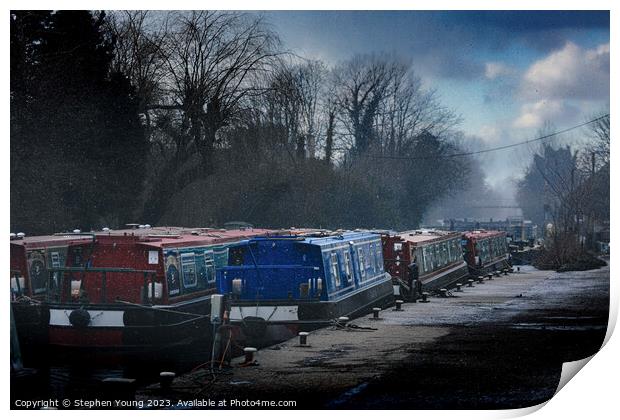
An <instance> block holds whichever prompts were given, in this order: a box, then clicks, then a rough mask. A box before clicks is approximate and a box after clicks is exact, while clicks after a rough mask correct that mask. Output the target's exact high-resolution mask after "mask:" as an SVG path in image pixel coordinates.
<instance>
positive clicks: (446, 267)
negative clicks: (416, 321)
mask: <svg viewBox="0 0 620 420" xmlns="http://www.w3.org/2000/svg"><path fill="white" fill-rule="evenodd" d="M381 241H382V244H383V255H384V263H385V271H387V272H388V273H390V274H391V276H392V281H393V286H394V294H395V295H396V296H400V297H401V298H402V299H405V300H412V299H415V298H416V297H417V296H418V295H419V294H420V293H422V292H434V291H437V290H439V289H441V288H445V287H448V286H450V285H452V284H455V283H457V282H458V281H459V280H461V279H462V278H463V277H465V276H467V274H468V271H467V265H466V264H465V261H464V260H463V254H462V250H461V243H460V241H461V235H460V234H459V233H457V232H444V231H438V230H412V231H407V232H399V233H391V232H385V233H383V234H382V238H381Z"/></svg>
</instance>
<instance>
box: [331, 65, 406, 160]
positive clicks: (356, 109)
mask: <svg viewBox="0 0 620 420" xmlns="http://www.w3.org/2000/svg"><path fill="white" fill-rule="evenodd" d="M400 69H401V64H400V63H398V62H395V61H390V60H388V59H387V58H386V57H385V56H377V55H356V56H354V57H353V58H352V59H350V60H347V61H345V62H344V63H342V64H341V65H340V66H338V67H337V68H336V69H335V70H334V86H338V90H337V91H336V92H335V93H334V94H335V97H336V101H337V104H338V106H339V108H340V110H341V113H340V115H339V120H340V122H341V123H342V125H343V126H344V127H345V130H346V131H347V133H348V134H349V136H350V137H351V139H352V145H351V146H352V150H353V152H354V153H355V154H358V155H359V154H363V153H364V152H366V151H367V150H368V148H369V147H370V145H371V143H372V138H373V134H374V133H373V129H374V123H375V119H376V117H377V114H378V112H379V107H380V104H381V101H382V100H383V99H384V95H385V94H386V92H387V89H388V86H389V84H390V82H391V80H392V78H393V77H394V73H395V72H397V71H399V70H400Z"/></svg>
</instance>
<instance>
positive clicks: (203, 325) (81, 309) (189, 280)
mask: <svg viewBox="0 0 620 420" xmlns="http://www.w3.org/2000/svg"><path fill="white" fill-rule="evenodd" d="M270 232H272V231H270V230H265V229H240V230H216V229H199V228H194V229H189V228H178V227H150V226H148V225H140V226H139V227H137V228H136V229H125V230H118V231H113V230H109V229H106V230H105V231H100V232H94V233H92V234H91V236H92V238H91V239H90V242H81V241H80V242H75V243H69V244H68V245H67V250H66V254H65V260H64V263H63V264H60V266H59V267H53V266H51V265H50V264H49V263H48V269H47V273H48V275H47V277H46V281H45V282H44V283H43V284H42V286H41V287H40V290H39V291H40V294H39V296H40V295H41V294H42V295H43V296H40V301H41V302H42V303H43V305H44V307H45V308H46V311H47V318H48V322H47V339H48V342H47V352H48V354H51V355H58V354H62V355H69V354H70V355H72V356H74V355H78V356H79V355H88V356H89V357H90V356H91V354H93V352H94V353H95V354H96V355H97V356H100V360H107V356H112V357H113V359H114V360H118V359H119V358H123V357H126V356H140V357H143V356H145V355H149V356H153V357H157V358H160V357H168V356H170V357H174V354H173V350H174V349H176V348H177V347H179V346H186V345H189V344H191V343H192V342H193V341H195V340H198V339H200V340H205V341H206V342H210V339H211V336H212V333H213V331H212V328H213V326H212V321H213V320H214V319H213V318H214V317H213V316H212V313H211V311H212V310H215V309H219V305H220V304H221V301H219V300H218V301H217V302H216V303H217V305H216V306H217V307H216V308H212V298H213V295H214V293H215V291H216V287H215V286H216V281H215V272H216V270H217V268H218V267H221V266H224V265H225V264H227V261H228V247H229V246H230V245H231V244H234V243H237V242H239V241H241V240H244V239H247V238H251V237H253V236H255V235H262V236H264V235H268V234H269V233H270ZM49 257H50V258H53V257H52V255H51V254H49ZM216 312H217V311H216ZM205 345H208V343H207V344H205Z"/></svg>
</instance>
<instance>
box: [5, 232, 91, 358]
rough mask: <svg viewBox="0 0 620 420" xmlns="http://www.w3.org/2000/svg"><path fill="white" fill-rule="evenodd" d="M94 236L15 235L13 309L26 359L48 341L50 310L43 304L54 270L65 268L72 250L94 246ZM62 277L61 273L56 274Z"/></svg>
mask: <svg viewBox="0 0 620 420" xmlns="http://www.w3.org/2000/svg"><path fill="white" fill-rule="evenodd" d="M93 239H94V236H93V235H74V234H67V235H47V236H32V237H26V236H25V235H24V234H21V233H20V234H17V235H14V234H11V242H10V267H11V278H10V284H11V307H12V312H13V315H14V319H15V325H16V327H17V328H16V330H17V334H18V338H19V342H20V346H21V349H22V355H23V357H24V359H25V360H28V361H29V360H31V357H33V352H32V351H33V350H34V349H40V348H42V346H44V345H45V344H46V343H47V341H48V336H47V333H48V328H47V327H48V322H49V311H48V310H47V307H46V306H45V305H43V304H42V302H43V300H44V299H45V296H46V284H47V282H48V277H49V275H50V271H49V270H50V269H54V268H61V267H64V266H65V263H66V260H67V253H68V250H69V247H70V246H72V245H80V246H84V247H89V246H92V245H93ZM55 275H56V276H58V274H55Z"/></svg>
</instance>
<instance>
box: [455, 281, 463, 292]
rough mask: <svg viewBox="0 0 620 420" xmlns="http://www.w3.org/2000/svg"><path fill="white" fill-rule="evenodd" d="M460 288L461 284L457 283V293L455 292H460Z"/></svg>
mask: <svg viewBox="0 0 620 420" xmlns="http://www.w3.org/2000/svg"><path fill="white" fill-rule="evenodd" d="M461 286H462V284H461V283H457V284H456V291H457V292H462V290H461Z"/></svg>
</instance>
